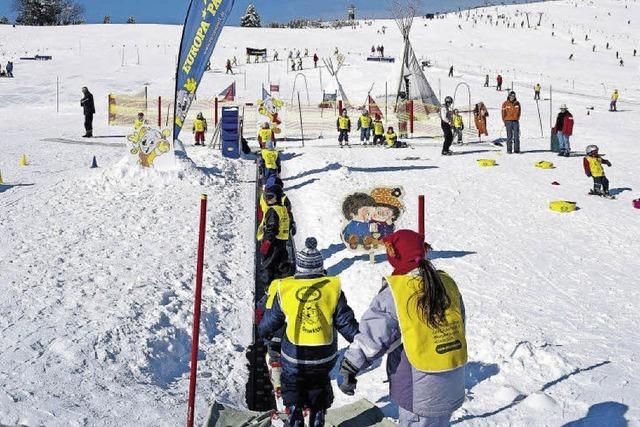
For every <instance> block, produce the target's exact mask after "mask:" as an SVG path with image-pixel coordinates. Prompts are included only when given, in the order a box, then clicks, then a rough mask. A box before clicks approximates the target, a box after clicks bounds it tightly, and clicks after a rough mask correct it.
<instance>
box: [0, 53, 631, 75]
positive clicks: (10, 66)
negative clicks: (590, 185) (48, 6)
mask: <svg viewBox="0 0 640 427" xmlns="http://www.w3.org/2000/svg"><path fill="white" fill-rule="evenodd" d="M633 56H635V55H633ZM6 69H7V77H13V61H8V62H7V67H6Z"/></svg>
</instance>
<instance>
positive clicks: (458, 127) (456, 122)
mask: <svg viewBox="0 0 640 427" xmlns="http://www.w3.org/2000/svg"><path fill="white" fill-rule="evenodd" d="M451 121H452V122H453V133H454V135H456V136H457V137H458V144H462V131H463V130H464V123H463V122H462V116H461V115H460V113H459V112H458V110H453V116H452V117H451Z"/></svg>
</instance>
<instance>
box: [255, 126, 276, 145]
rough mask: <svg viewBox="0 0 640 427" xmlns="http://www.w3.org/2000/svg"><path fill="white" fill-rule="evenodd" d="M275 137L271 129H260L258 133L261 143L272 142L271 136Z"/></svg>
mask: <svg viewBox="0 0 640 427" xmlns="http://www.w3.org/2000/svg"><path fill="white" fill-rule="evenodd" d="M272 135H273V131H272V130H271V129H260V130H259V131H258V136H260V141H262V142H264V143H266V142H267V141H271V136H272Z"/></svg>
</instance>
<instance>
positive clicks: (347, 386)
mask: <svg viewBox="0 0 640 427" xmlns="http://www.w3.org/2000/svg"><path fill="white" fill-rule="evenodd" d="M357 374H358V370H357V369H356V367H355V366H353V364H352V363H351V362H349V360H348V359H347V358H346V357H345V358H344V359H342V363H341V364H340V375H342V383H341V384H339V385H338V387H340V390H341V391H342V392H343V393H344V394H346V395H348V396H353V394H354V393H355V391H356V384H357V383H358V380H357V379H356V375H357Z"/></svg>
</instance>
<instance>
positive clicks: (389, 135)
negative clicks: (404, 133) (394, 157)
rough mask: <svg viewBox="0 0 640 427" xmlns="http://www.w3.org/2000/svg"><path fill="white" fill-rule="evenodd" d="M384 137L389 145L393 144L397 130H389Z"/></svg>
mask: <svg viewBox="0 0 640 427" xmlns="http://www.w3.org/2000/svg"><path fill="white" fill-rule="evenodd" d="M384 139H385V140H386V141H387V145H388V146H392V145H393V144H394V143H395V142H396V141H395V139H396V133H395V132H391V133H389V132H387V133H385V134H384Z"/></svg>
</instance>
